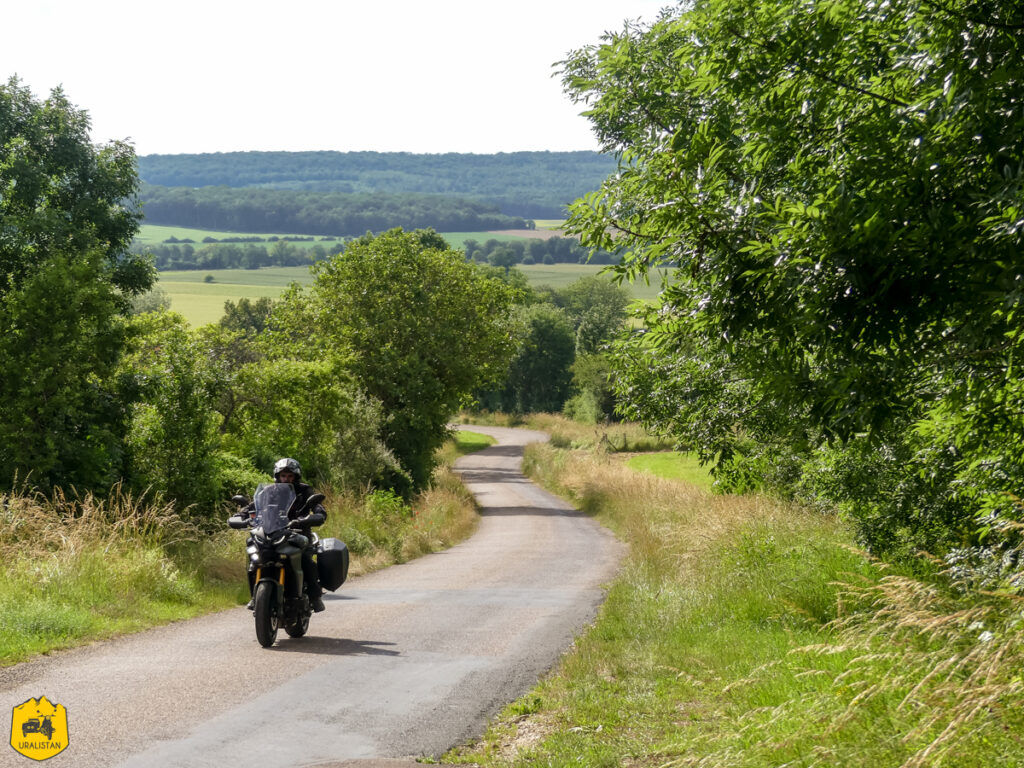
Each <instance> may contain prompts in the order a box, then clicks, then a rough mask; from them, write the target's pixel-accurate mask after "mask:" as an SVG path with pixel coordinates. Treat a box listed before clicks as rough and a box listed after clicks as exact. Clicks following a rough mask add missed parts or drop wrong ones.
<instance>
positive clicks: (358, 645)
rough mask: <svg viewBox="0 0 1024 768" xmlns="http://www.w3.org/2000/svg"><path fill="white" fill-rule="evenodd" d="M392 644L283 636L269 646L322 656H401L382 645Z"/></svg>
mask: <svg viewBox="0 0 1024 768" xmlns="http://www.w3.org/2000/svg"><path fill="white" fill-rule="evenodd" d="M386 645H394V643H383V642H378V641H376V640H349V639H347V638H338V637H316V636H315V635H306V636H305V637H296V638H284V639H283V640H280V639H279V640H278V642H277V644H276V645H274V646H272V647H271V648H269V649H268V650H270V651H275V652H277V653H312V654H317V655H323V656H401V655H402V654H401V651H392V650H390V649H388V648H384V647H382V646H386Z"/></svg>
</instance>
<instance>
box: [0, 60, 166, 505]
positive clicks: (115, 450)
mask: <svg viewBox="0 0 1024 768" xmlns="http://www.w3.org/2000/svg"><path fill="white" fill-rule="evenodd" d="M137 183H138V182H137V178H136V174H135V157H134V153H133V151H132V149H131V147H130V146H128V145H127V144H124V143H120V142H117V143H113V144H109V145H106V146H94V145H93V144H92V143H91V142H90V139H89V119H88V116H87V115H86V113H85V112H83V111H81V110H79V109H77V108H75V107H74V106H73V105H72V104H70V103H69V102H68V100H67V98H66V97H65V96H64V94H63V93H62V92H61V91H60V90H59V89H58V90H54V91H53V92H52V93H51V94H50V96H49V98H47V99H45V100H42V101H40V100H38V99H36V98H35V97H33V95H32V94H31V92H30V91H29V90H28V89H27V88H25V87H24V86H22V85H21V84H20V83H19V81H18V80H16V79H11V80H9V81H8V82H7V83H6V84H5V85H0V365H2V366H3V369H4V373H3V375H2V376H0V467H3V474H2V476H0V487H4V486H8V485H9V484H10V482H11V480H12V475H13V473H14V472H17V473H18V474H19V475H20V476H21V477H22V478H24V477H25V476H26V475H30V478H31V479H30V482H32V483H33V484H36V485H39V486H42V487H49V486H53V485H57V484H74V485H77V486H79V487H96V486H103V485H106V484H107V483H109V482H111V481H112V480H114V479H116V477H117V476H118V474H119V471H120V463H121V456H122V442H121V441H122V438H123V433H124V423H125V419H126V411H125V407H124V404H123V397H122V394H123V393H120V392H119V391H118V390H117V387H116V386H115V384H114V382H112V380H111V376H110V375H111V373H112V372H113V371H114V369H115V367H116V365H117V362H118V359H119V356H120V354H121V350H122V346H123V343H124V338H123V332H122V328H121V323H120V316H121V315H125V314H127V313H128V312H129V311H130V299H131V297H132V296H135V295H138V294H140V293H142V292H144V291H146V290H148V289H149V287H150V285H151V284H152V281H153V272H152V269H151V267H150V266H149V264H148V263H147V262H146V260H145V259H143V258H141V257H135V256H131V255H129V254H128V246H129V244H130V243H131V240H132V237H133V236H134V234H135V232H136V230H137V228H138V221H139V214H138V212H137V211H136V210H135V209H134V208H133V207H132V201H133V199H134V196H135V192H136V187H137Z"/></svg>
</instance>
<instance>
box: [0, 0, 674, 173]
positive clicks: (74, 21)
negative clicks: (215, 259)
mask: <svg viewBox="0 0 1024 768" xmlns="http://www.w3.org/2000/svg"><path fill="white" fill-rule="evenodd" d="M672 4H674V3H673V2H672V0H546V2H545V1H542V0H518V1H517V2H502V3H498V2H493V0H435V1H434V2H431V1H430V0H419V1H417V0H391V1H390V2H389V1H387V0H359V1H358V2H354V1H353V0H333V1H332V0H291V1H290V2H288V1H286V0H279V1H278V2H267V0H246V1H245V2H242V1H241V0H174V2H169V1H168V0H163V2H139V0H24V1H23V2H14V3H10V4H9V5H8V7H6V8H5V9H4V14H3V17H4V21H3V25H4V31H3V41H2V42H0V80H2V81H3V82H6V80H7V79H8V78H9V77H10V76H11V75H14V74H17V75H18V76H19V77H20V79H21V81H22V83H23V84H24V85H27V86H28V87H29V88H30V89H31V90H32V91H33V93H35V95H36V96H37V97H43V96H46V95H47V94H48V93H49V91H50V89H51V88H52V87H53V86H55V85H58V84H63V86H64V91H65V93H66V94H67V96H68V98H69V99H70V101H71V102H72V103H73V104H75V105H77V106H78V107H80V108H83V109H85V110H86V111H87V112H88V113H89V114H90V116H91V118H92V126H93V130H92V139H93V141H94V142H106V141H110V140H112V139H128V140H129V141H131V142H132V143H133V144H134V145H135V149H136V151H137V152H138V154H140V155H148V154H174V153H184V152H230V151H243V150H287V151H299V150H325V149H331V150H340V151H357V150H376V151H380V152H398V151H407V152H476V153H491V152H514V151H518V150H551V151H563V150H579V149H597V143H596V141H595V140H594V137H593V135H592V133H591V131H590V127H589V123H588V122H587V120H586V119H585V118H583V117H581V116H580V115H579V112H580V110H581V109H582V106H577V105H574V104H572V103H571V102H570V101H569V100H568V98H567V97H566V96H565V95H564V94H563V93H562V87H561V83H560V80H559V78H558V77H557V76H553V73H554V72H555V69H553V68H552V64H554V63H555V62H557V61H559V60H561V59H563V58H565V54H566V53H567V52H568V51H570V50H573V49H576V48H581V47H583V46H585V45H589V44H592V43H597V42H598V41H599V38H600V36H601V34H602V33H603V32H605V31H607V30H615V31H617V30H619V29H621V28H622V26H623V22H624V21H625V20H626V19H634V20H635V19H638V18H639V19H641V20H643V21H645V22H650V21H653V20H654V19H655V18H656V16H657V13H658V10H659V9H660V8H661V7H663V6H665V5H672Z"/></svg>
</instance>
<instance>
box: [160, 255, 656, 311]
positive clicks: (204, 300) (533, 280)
mask: <svg viewBox="0 0 1024 768" xmlns="http://www.w3.org/2000/svg"><path fill="white" fill-rule="evenodd" d="M517 268H518V269H519V270H521V271H522V272H523V273H524V274H525V275H526V278H527V280H529V281H530V285H550V286H551V287H553V288H564V287H565V286H567V285H569V283H572V282H574V281H576V280H579V279H580V278H581V277H583V276H585V275H596V274H598V273H599V272H600V271H601V270H602V269H604V267H600V266H595V265H590V264H550V265H548V264H532V265H526V264H520V265H519V266H518V267H517ZM207 275H211V276H212V277H213V282H209V283H208V282H205V280H206V276H207ZM159 276H160V288H162V289H163V290H164V291H165V292H166V293H167V295H168V296H169V297H170V299H171V309H173V310H174V311H175V312H180V313H181V314H182V315H184V316H185V317H186V318H187V319H188V321H189V322H190V323H191V324H192V325H205V324H206V323H215V322H217V320H219V319H220V317H221V315H223V314H224V302H225V301H228V300H231V301H238V299H241V298H249V299H258V298H260V297H261V296H270V297H271V298H276V297H277V296H279V295H280V294H281V292H282V291H283V290H284V289H285V288H287V287H288V285H289V284H290V283H293V282H296V283H299V284H300V285H309V284H311V283H312V282H313V275H312V273H311V272H310V270H309V267H264V268H262V269H209V270H202V269H195V270H185V271H178V272H161V273H160V275H159ZM625 287H626V290H628V291H629V292H630V293H631V294H632V296H633V298H635V299H642V300H644V301H650V300H652V299H654V298H655V297H656V296H657V288H656V287H655V286H646V285H626V286H625Z"/></svg>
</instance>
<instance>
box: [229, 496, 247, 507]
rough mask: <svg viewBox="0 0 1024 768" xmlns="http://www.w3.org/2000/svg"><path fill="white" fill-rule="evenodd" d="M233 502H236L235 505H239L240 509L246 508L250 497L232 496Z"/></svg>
mask: <svg viewBox="0 0 1024 768" xmlns="http://www.w3.org/2000/svg"><path fill="white" fill-rule="evenodd" d="M231 500H232V501H233V502H235V504H237V505H238V506H240V507H244V506H245V505H247V504H248V503H249V497H248V496H241V495H239V496H232V497H231Z"/></svg>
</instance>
